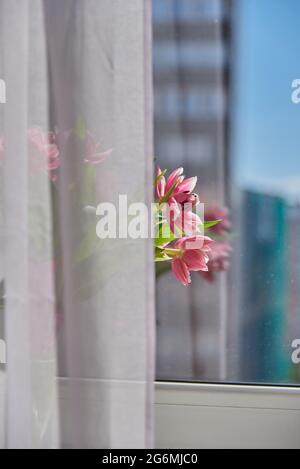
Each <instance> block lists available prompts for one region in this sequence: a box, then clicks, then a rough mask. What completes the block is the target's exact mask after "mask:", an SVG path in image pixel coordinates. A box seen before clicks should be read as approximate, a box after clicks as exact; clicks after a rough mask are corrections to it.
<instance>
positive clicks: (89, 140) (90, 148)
mask: <svg viewBox="0 0 300 469" xmlns="http://www.w3.org/2000/svg"><path fill="white" fill-rule="evenodd" d="M85 149H86V154H85V158H84V161H85V163H90V164H94V165H96V164H99V163H102V161H104V160H105V159H106V158H107V157H108V156H110V155H111V153H112V149H110V150H105V151H102V150H101V145H100V143H97V142H96V140H95V138H94V136H93V135H92V134H91V133H90V132H88V133H87V136H86V141H85Z"/></svg>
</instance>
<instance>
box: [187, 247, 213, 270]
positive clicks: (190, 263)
mask: <svg viewBox="0 0 300 469" xmlns="http://www.w3.org/2000/svg"><path fill="white" fill-rule="evenodd" d="M182 259H183V261H184V262H185V263H186V265H187V267H188V269H189V270H195V271H197V270H202V271H208V267H207V262H208V257H206V256H205V255H204V253H202V252H201V251H200V250H198V251H196V250H195V251H194V250H189V251H185V253H184V254H183V256H182Z"/></svg>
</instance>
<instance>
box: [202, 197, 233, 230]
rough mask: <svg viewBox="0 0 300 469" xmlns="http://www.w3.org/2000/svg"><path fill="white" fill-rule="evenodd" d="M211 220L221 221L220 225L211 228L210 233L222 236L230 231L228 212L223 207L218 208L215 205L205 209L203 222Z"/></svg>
mask: <svg viewBox="0 0 300 469" xmlns="http://www.w3.org/2000/svg"><path fill="white" fill-rule="evenodd" d="M213 220H221V221H220V223H218V224H216V225H214V226H213V227H212V228H211V232H212V233H214V234H216V235H219V236H224V235H225V234H226V233H227V232H228V231H230V229H231V222H230V220H229V210H228V208H225V207H220V206H219V205H217V204H213V205H209V206H208V207H207V208H205V221H206V222H210V221H213Z"/></svg>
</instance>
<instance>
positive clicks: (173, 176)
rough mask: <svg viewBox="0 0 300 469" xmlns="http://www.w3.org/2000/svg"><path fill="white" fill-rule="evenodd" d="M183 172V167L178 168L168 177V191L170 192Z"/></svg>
mask: <svg viewBox="0 0 300 469" xmlns="http://www.w3.org/2000/svg"><path fill="white" fill-rule="evenodd" d="M182 173H183V168H178V169H175V170H174V171H172V173H171V174H170V176H169V177H168V180H167V184H166V192H168V191H169V190H170V189H171V187H172V186H173V184H174V183H175V181H176V180H178V178H179V177H180V176H181V175H182Z"/></svg>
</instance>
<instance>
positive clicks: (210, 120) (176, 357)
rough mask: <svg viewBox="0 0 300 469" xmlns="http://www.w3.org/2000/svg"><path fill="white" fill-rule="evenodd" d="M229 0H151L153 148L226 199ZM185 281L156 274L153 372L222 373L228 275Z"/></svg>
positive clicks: (210, 196) (205, 194)
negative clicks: (185, 283) (186, 283)
mask: <svg viewBox="0 0 300 469" xmlns="http://www.w3.org/2000/svg"><path fill="white" fill-rule="evenodd" d="M231 14H232V12H231V1H229V0H196V1H191V0H166V1H161V0H153V26H154V45H153V57H154V90H155V107H154V109H155V122H154V128H155V155H156V158H157V163H158V164H159V165H160V166H161V167H162V168H167V169H173V168H175V167H179V166H183V167H184V169H185V173H186V175H188V176H194V175H197V176H198V186H197V192H198V193H199V194H200V197H201V199H202V201H204V202H206V203H209V202H216V201H217V202H219V203H220V204H224V202H225V201H224V198H225V194H226V184H227V183H225V181H227V182H228V181H229V175H228V164H227V161H228V151H229V149H228V141H229V124H230V120H229V96H230V84H231V80H230V49H231V30H232V25H231ZM221 277H222V278H219V279H218V280H217V281H216V283H215V284H213V285H211V284H208V283H206V282H205V281H204V280H203V279H202V278H200V276H199V275H197V274H195V275H194V279H193V283H192V285H191V286H190V287H189V288H188V289H185V288H184V287H182V286H181V285H179V284H178V283H177V282H176V281H175V280H174V279H173V277H172V276H171V274H166V275H164V276H163V277H161V278H159V280H158V285H157V310H158V353H157V370H158V377H159V378H162V379H167V378H173V379H174V378H176V379H201V380H207V381H209V380H213V379H215V378H216V377H219V379H222V378H223V379H225V376H226V351H225V347H226V340H227V331H226V328H227V319H226V315H227V303H226V298H225V297H226V285H225V278H224V276H221Z"/></svg>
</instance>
